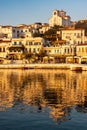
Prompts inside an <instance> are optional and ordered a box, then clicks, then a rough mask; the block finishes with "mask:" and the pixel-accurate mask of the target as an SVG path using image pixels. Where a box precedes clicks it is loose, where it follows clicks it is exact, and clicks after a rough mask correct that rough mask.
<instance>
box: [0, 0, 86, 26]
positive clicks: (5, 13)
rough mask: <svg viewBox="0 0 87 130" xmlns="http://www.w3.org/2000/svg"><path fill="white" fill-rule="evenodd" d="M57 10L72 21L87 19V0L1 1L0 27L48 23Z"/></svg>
mask: <svg viewBox="0 0 87 130" xmlns="http://www.w3.org/2000/svg"><path fill="white" fill-rule="evenodd" d="M55 9H57V10H64V11H66V14H67V15H69V16H70V17H71V20H72V21H78V20H81V19H87V0H0V25H13V26H14V25H18V24H33V23H36V22H41V23H48V20H49V18H50V17H51V16H52V11H53V10H55Z"/></svg>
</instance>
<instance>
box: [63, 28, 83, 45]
mask: <svg viewBox="0 0 87 130" xmlns="http://www.w3.org/2000/svg"><path fill="white" fill-rule="evenodd" d="M61 37H62V39H63V40H66V42H67V43H69V44H81V43H84V42H85V30H84V29H66V30H62V31H61Z"/></svg>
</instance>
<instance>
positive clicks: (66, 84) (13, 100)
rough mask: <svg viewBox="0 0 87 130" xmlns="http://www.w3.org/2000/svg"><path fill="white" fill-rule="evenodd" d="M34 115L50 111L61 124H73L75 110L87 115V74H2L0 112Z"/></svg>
mask: <svg viewBox="0 0 87 130" xmlns="http://www.w3.org/2000/svg"><path fill="white" fill-rule="evenodd" d="M27 107H30V111H31V110H32V112H35V111H37V112H41V111H45V109H46V108H49V117H50V118H52V119H53V120H54V121H55V122H56V123H58V124H60V123H61V122H65V121H67V120H71V115H70V113H71V111H72V109H73V107H75V110H76V111H77V112H83V113H86V112H87V72H82V73H77V72H72V71H61V70H0V111H10V109H15V110H19V111H24V110H26V108H27Z"/></svg>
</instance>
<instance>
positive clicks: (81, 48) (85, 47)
mask: <svg viewBox="0 0 87 130" xmlns="http://www.w3.org/2000/svg"><path fill="white" fill-rule="evenodd" d="M76 55H77V56H78V57H79V60H80V63H87V43H85V44H81V45H77V46H76Z"/></svg>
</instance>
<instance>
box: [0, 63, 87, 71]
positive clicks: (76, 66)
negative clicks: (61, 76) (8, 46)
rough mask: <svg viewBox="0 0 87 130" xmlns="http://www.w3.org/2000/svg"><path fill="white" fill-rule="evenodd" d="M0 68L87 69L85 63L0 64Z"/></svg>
mask: <svg viewBox="0 0 87 130" xmlns="http://www.w3.org/2000/svg"><path fill="white" fill-rule="evenodd" d="M0 69H68V70H71V71H87V65H85V64H0Z"/></svg>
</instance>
